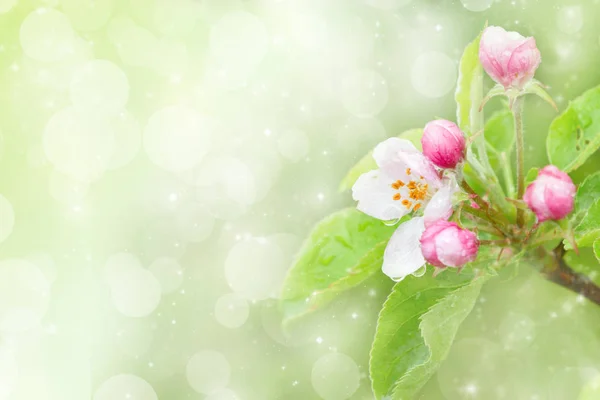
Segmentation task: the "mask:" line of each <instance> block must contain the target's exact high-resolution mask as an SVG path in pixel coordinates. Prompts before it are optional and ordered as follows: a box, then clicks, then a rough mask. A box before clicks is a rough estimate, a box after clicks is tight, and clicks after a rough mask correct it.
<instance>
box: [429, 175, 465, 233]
mask: <svg viewBox="0 0 600 400" xmlns="http://www.w3.org/2000/svg"><path fill="white" fill-rule="evenodd" d="M457 191H458V186H457V185H456V182H454V181H444V186H442V187H441V188H440V190H438V191H437V192H436V193H435V194H434V195H433V197H432V198H431V200H429V203H427V206H426V207H425V211H424V212H423V217H424V218H425V226H429V225H431V224H432V223H434V222H435V221H438V220H440V219H443V220H446V221H447V220H448V218H450V216H451V215H452V197H453V196H454V193H456V192H457Z"/></svg>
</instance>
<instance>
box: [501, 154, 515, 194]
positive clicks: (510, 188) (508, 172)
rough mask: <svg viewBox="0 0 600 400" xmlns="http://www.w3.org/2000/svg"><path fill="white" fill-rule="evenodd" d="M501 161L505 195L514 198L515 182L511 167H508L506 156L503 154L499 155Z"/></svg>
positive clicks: (508, 162) (508, 161)
mask: <svg viewBox="0 0 600 400" xmlns="http://www.w3.org/2000/svg"><path fill="white" fill-rule="evenodd" d="M500 158H501V159H502V164H503V166H504V168H502V172H503V173H504V184H505V185H506V195H507V196H508V197H515V181H514V179H513V172H512V167H511V166H510V160H509V159H508V157H507V156H506V153H505V152H502V153H500Z"/></svg>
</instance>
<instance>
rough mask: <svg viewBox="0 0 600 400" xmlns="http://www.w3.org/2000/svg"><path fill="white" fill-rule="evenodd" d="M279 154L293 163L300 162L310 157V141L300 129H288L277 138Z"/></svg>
mask: <svg viewBox="0 0 600 400" xmlns="http://www.w3.org/2000/svg"><path fill="white" fill-rule="evenodd" d="M277 148H278V149H279V153H281V155H282V156H283V157H285V158H286V159H288V160H289V161H291V162H298V161H300V160H302V159H303V158H305V157H306V156H307V155H308V151H309V150H310V141H309V139H308V136H307V135H306V133H304V131H302V130H300V129H295V128H292V129H286V130H285V131H283V132H282V133H281V134H280V135H279V137H278V138H277Z"/></svg>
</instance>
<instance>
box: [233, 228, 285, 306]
mask: <svg viewBox="0 0 600 400" xmlns="http://www.w3.org/2000/svg"><path fill="white" fill-rule="evenodd" d="M286 269H287V263H286V257H285V255H284V254H283V252H282V251H281V249H280V248H279V246H278V245H277V244H276V243H275V242H274V241H271V240H267V239H264V238H260V239H249V240H243V241H240V242H238V243H236V244H235V245H234V246H233V247H232V249H231V250H230V251H229V254H228V255H227V258H226V259H225V277H226V279H227V283H228V284H229V287H230V288H231V289H232V290H233V291H234V292H235V293H237V294H239V295H241V296H243V297H245V298H247V299H249V300H263V299H266V298H268V297H270V296H276V295H277V292H278V290H279V285H280V284H281V282H282V281H283V277H284V276H285V273H286Z"/></svg>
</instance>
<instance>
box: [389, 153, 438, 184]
mask: <svg viewBox="0 0 600 400" xmlns="http://www.w3.org/2000/svg"><path fill="white" fill-rule="evenodd" d="M399 159H400V162H401V163H403V164H405V165H406V166H407V167H408V168H410V169H411V171H412V174H413V175H419V176H422V177H423V178H424V179H425V180H426V181H427V183H429V184H431V185H432V186H434V187H439V186H441V183H442V180H441V179H440V176H439V174H438V171H437V169H436V168H435V166H434V165H433V164H432V163H431V161H429V159H428V158H427V157H425V156H424V155H423V153H421V152H420V151H416V152H400V154H399Z"/></svg>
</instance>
